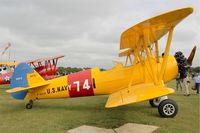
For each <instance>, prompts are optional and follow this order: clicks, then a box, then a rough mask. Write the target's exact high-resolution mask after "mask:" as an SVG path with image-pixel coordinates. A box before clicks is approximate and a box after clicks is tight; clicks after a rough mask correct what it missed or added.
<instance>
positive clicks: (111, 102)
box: [106, 83, 174, 108]
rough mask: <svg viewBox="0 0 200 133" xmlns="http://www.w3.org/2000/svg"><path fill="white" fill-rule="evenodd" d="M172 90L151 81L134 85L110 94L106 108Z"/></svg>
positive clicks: (172, 90)
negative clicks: (150, 82)
mask: <svg viewBox="0 0 200 133" xmlns="http://www.w3.org/2000/svg"><path fill="white" fill-rule="evenodd" d="M173 92H174V89H171V88H167V87H165V86H155V85H154V84H153V83H152V84H140V85H135V86H132V87H130V88H125V89H122V90H120V91H117V92H115V93H113V94H111V95H110V96H109V98H108V100H107V103H106V108H111V107H117V106H121V105H126V104H130V103H135V102H141V101H145V100H149V99H153V98H156V97H161V96H165V95H168V94H171V93H173Z"/></svg>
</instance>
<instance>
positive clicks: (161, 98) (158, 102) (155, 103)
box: [149, 96, 168, 107]
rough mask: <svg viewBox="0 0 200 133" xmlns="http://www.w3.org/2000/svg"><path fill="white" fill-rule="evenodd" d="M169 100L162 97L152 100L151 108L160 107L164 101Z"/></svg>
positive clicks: (150, 101) (150, 102)
mask: <svg viewBox="0 0 200 133" xmlns="http://www.w3.org/2000/svg"><path fill="white" fill-rule="evenodd" d="M166 99H168V97H167V96H162V97H158V98H155V99H151V100H149V104H150V105H151V107H158V106H159V104H160V103H161V102H162V101H163V100H166Z"/></svg>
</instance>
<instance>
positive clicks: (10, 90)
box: [6, 81, 49, 93]
mask: <svg viewBox="0 0 200 133" xmlns="http://www.w3.org/2000/svg"><path fill="white" fill-rule="evenodd" d="M48 84H49V82H48V81H44V82H41V83H37V84H35V85H34V86H30V87H27V88H23V87H16V88H13V89H9V90H6V92H8V93H14V92H20V91H24V90H29V89H33V88H37V87H41V86H45V85H48Z"/></svg>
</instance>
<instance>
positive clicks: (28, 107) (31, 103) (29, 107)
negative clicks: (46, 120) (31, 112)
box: [26, 100, 33, 109]
mask: <svg viewBox="0 0 200 133" xmlns="http://www.w3.org/2000/svg"><path fill="white" fill-rule="evenodd" d="M32 107H33V100H30V101H29V103H27V104H26V109H32Z"/></svg>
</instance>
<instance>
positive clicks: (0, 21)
mask: <svg viewBox="0 0 200 133" xmlns="http://www.w3.org/2000/svg"><path fill="white" fill-rule="evenodd" d="M187 6H192V7H193V8H194V12H193V14H192V15H190V16H189V17H188V18H186V19H185V20H184V21H182V22H181V23H180V24H179V25H178V26H177V27H176V28H175V32H174V37H173V42H172V47H171V51H170V53H171V54H174V53H175V51H183V52H184V54H185V55H186V56H188V55H189V52H190V50H191V49H192V47H193V46H194V45H197V47H198V48H197V53H196V57H195V59H194V63H193V65H194V66H197V65H200V63H199V62H200V26H199V24H200V1H199V0H181V1H180V0H32V1H30V0H20V1H18V0H0V46H1V49H0V52H1V51H3V47H4V46H5V43H6V42H8V41H9V42H11V44H12V46H11V58H12V60H16V61H27V60H30V59H35V58H40V57H48V56H55V55H60V54H64V55H65V57H64V58H63V59H61V60H59V65H62V66H65V67H66V66H72V67H103V68H111V67H112V66H113V62H112V60H119V58H118V53H119V40H120V34H121V33H122V32H123V31H124V30H126V29H127V28H129V27H131V26H133V25H135V24H137V23H139V22H141V21H143V20H145V19H148V18H150V17H153V16H155V15H159V14H161V13H164V12H166V11H170V10H174V9H176V8H182V7H187ZM162 43H165V42H164V40H163V39H162V40H161V45H160V46H161V47H160V50H161V51H163V50H164V46H165V44H164V45H163V44H162ZM1 58H2V59H4V60H5V59H7V58H8V56H6V55H4V56H3V57H1ZM2 59H1V60H2Z"/></svg>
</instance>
